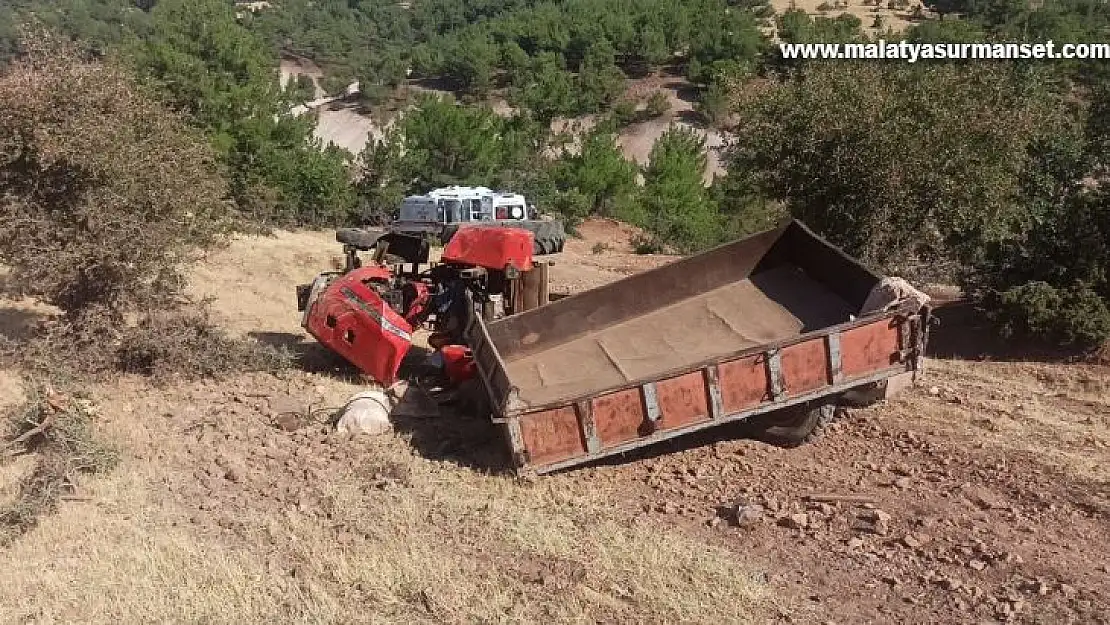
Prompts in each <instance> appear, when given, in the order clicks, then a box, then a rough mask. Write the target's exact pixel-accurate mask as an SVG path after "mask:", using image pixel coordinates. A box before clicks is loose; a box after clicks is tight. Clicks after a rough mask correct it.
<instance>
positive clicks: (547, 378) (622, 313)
mask: <svg viewBox="0 0 1110 625" xmlns="http://www.w3.org/2000/svg"><path fill="white" fill-rule="evenodd" d="M880 281H881V278H880V276H878V275H877V274H875V273H873V272H871V271H870V270H868V269H867V268H866V267H864V266H863V265H861V264H860V263H858V262H857V261H856V260H854V259H852V258H851V257H849V256H847V255H846V254H844V253H843V252H841V251H840V250H838V249H836V248H835V247H833V246H831V245H830V244H828V243H827V242H825V241H824V240H823V239H821V238H820V237H817V236H816V235H815V234H814V233H812V232H811V231H810V230H809V229H808V228H806V227H805V226H804V225H803V224H801V223H800V222H797V221H792V222H789V223H787V224H785V225H783V226H780V227H779V228H776V229H774V230H769V231H767V232H764V233H760V234H758V235H754V236H752V237H749V238H747V239H743V240H741V241H737V242H734V243H730V244H727V245H724V246H721V247H719V248H716V249H713V250H710V251H708V252H705V253H702V254H698V255H696V256H692V257H688V258H685V259H682V260H679V261H676V262H674V263H671V264H669V265H664V266H662V267H659V268H656V269H654V270H651V271H648V272H645V273H642V274H637V275H634V276H631V277H628V278H625V279H623V280H620V281H617V282H615V283H612V284H610V285H607V286H604V287H600V288H597V289H593V290H591V291H587V292H584V293H580V294H578V295H575V296H572V297H569V298H566V299H563V300H560V301H557V302H554V303H552V304H550V305H547V306H543V307H540V308H537V309H535V310H531V311H528V312H525V313H523V314H520V315H514V316H511V317H506V318H504V319H501V320H498V321H495V322H493V323H490V324H488V325H487V324H486V323H485V322H483V321H481V320H480V319H477V318H476V319H474V320H472V322H471V323H470V325H469V328H468V341H469V342H470V344H471V346H472V348H473V351H474V356H475V362H476V364H477V368H478V371H479V374H480V375H481V377H482V381H483V383H484V385H485V387H486V390H487V392H488V394H489V398H490V401H491V403H492V406H493V410H494V413H495V415H494V421H495V422H496V423H498V424H500V425H501V426H502V428H503V431H504V435H505V439H506V442H507V445H508V447H509V448H510V450H511V452H512V454H513V458H514V465H515V467H516V469H517V470H518V471H526V472H545V471H550V470H554V469H557V468H561V467H566V466H573V465H576V464H581V463H583V462H588V461H590V460H592V459H596V458H600V457H603V456H606V455H611V454H614V453H620V452H622V451H627V450H630V449H634V448H637V447H641V446H644V445H649V444H652V443H654V442H657V441H659V440H663V439H665V438H670V437H673V436H678V435H681V434H684V433H687V432H692V431H694V430H698V429H703V428H705V427H712V426H714V425H716V424H719V423H724V422H727V421H735V420H739V419H745V418H749V417H751V416H754V415H756V414H762V413H766V412H769V411H773V410H777V409H780V408H783V407H786V406H791V405H795V404H799V403H808V402H815V401H819V400H822V399H823V398H827V397H832V396H835V395H837V394H839V393H842V392H844V391H846V390H848V389H851V388H854V387H857V386H862V385H867V384H871V383H874V382H879V381H883V380H885V379H887V378H889V377H892V376H895V375H899V374H902V373H912V372H914V371H916V370H917V369H918V368H919V366H920V362H921V354H922V353H923V349H924V341H925V334H926V328H927V323H925V321H926V318H927V316H928V311H927V309H923V310H917V309H912V310H911V309H907V308H905V307H904V306H903V307H899V306H894V307H892V308H888V309H885V310H874V311H869V310H862V307H863V306H864V304H865V302H866V300H867V299H868V297H869V295H870V294H871V293H872V290H873V289H875V288H876V287H877V286H878V285H879V283H880Z"/></svg>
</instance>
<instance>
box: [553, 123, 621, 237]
mask: <svg viewBox="0 0 1110 625" xmlns="http://www.w3.org/2000/svg"><path fill="white" fill-rule="evenodd" d="M636 174H637V171H636V165H635V164H633V163H631V162H630V161H628V160H627V159H625V157H624V153H623V152H621V148H620V146H619V145H618V144H617V135H616V133H615V132H612V130H611V129H610V128H607V127H599V128H596V129H594V130H592V131H591V132H589V133H587V134H586V135H585V136H584V137H582V139H581V145H580V146H579V148H578V150H577V152H572V151H567V152H564V154H563V156H562V158H561V159H560V162H559V173H558V180H559V183H560V184H559V186H560V187H561V189H563V190H573V191H575V192H577V193H579V194H581V195H582V196H583V197H584V198H585V199H586V202H585V204H584V206H582V208H585V209H586V210H587V211H588V213H590V214H595V215H613V214H615V213H616V212H617V211H618V210H619V209H620V208H621V207H623V206H624V205H625V204H626V203H627V202H628V200H629V199H630V198H631V196H632V195H633V194H634V193H635V191H636ZM584 216H585V215H584V214H583V215H571V216H570V217H572V218H578V217H584Z"/></svg>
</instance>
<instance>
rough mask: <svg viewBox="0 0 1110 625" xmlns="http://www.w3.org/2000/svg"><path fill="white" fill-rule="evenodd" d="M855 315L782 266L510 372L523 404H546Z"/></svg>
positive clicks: (522, 361) (519, 361)
mask: <svg viewBox="0 0 1110 625" xmlns="http://www.w3.org/2000/svg"><path fill="white" fill-rule="evenodd" d="M853 312H855V311H854V310H853V309H852V307H851V306H850V305H849V304H848V303H847V302H845V301H844V300H843V299H841V298H840V297H838V296H837V295H836V294H835V293H833V292H832V291H830V290H829V289H827V288H825V287H823V286H822V285H821V284H820V283H818V282H816V281H814V280H813V279H811V278H809V277H808V276H807V275H806V274H805V273H804V272H802V271H801V270H800V269H799V268H797V267H794V266H782V267H777V268H775V269H773V270H770V271H767V272H765V273H762V274H760V275H758V276H754V277H752V278H749V279H744V280H741V281H739V282H734V283H731V284H728V285H725V286H723V287H720V288H717V289H714V290H712V291H709V292H707V293H702V294H700V295H696V296H694V297H691V298H689V299H686V300H683V301H681V302H678V303H675V304H671V305H670V306H667V307H665V308H662V309H660V310H657V311H655V312H652V313H648V314H646V315H642V316H640V317H635V318H633V319H630V320H628V321H625V322H622V323H618V324H615V325H612V326H609V327H605V328H601V329H598V330H596V331H593V332H590V333H589V334H586V335H585V336H582V337H579V338H576V339H574V340H572V341H568V342H566V343H562V344H559V345H555V346H553V347H551V348H550V349H546V350H544V351H541V352H537V353H534V354H529V355H526V356H523V357H520V358H516V359H515V360H513V359H509V360H506V362H505V365H506V367H507V369H508V374H509V377H510V378H511V379H512V380H513V381H514V383H515V384H516V385H517V389H518V392H519V398H520V400H521V401H523V402H525V403H527V404H532V405H543V404H548V403H551V402H553V401H556V400H558V399H559V398H561V397H567V396H579V395H588V394H590V393H595V392H600V391H603V390H605V389H607V388H611V387H615V386H621V385H623V384H627V383H629V382H633V381H635V380H637V379H641V378H649V377H652V376H655V375H659V374H661V373H665V372H667V371H671V370H674V369H680V368H683V367H689V366H693V365H696V364H697V363H699V362H702V361H704V360H708V359H711V358H713V357H717V356H725V355H727V354H730V353H733V352H738V351H741V350H744V349H747V348H749V347H753V346H756V345H760V344H763V343H772V342H775V341H781V340H783V339H787V338H790V337H794V336H799V335H801V334H804V333H805V332H808V331H811V330H815V329H818V328H824V327H827V326H832V325H836V324H837V323H842V322H845V321H848V320H849V318H850V316H851V315H852V313H853Z"/></svg>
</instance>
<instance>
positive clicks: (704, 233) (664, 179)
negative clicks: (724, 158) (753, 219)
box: [637, 125, 723, 252]
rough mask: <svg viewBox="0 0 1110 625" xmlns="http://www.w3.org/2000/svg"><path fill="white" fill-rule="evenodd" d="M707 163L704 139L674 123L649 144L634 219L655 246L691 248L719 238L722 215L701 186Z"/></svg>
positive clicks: (702, 185)
mask: <svg viewBox="0 0 1110 625" xmlns="http://www.w3.org/2000/svg"><path fill="white" fill-rule="evenodd" d="M706 161H707V158H706V153H705V139H704V138H703V137H702V136H701V135H700V134H698V133H697V132H696V131H694V130H691V129H689V128H684V127H681V126H673V125H672V126H671V127H670V128H669V129H668V130H667V131H666V132H665V133H663V135H662V136H661V137H659V139H658V140H656V142H655V145H654V146H652V149H651V155H650V158H649V162H648V165H647V167H646V168H645V169H644V188H643V190H642V192H641V193H640V202H639V205H640V215H639V218H638V219H637V221H638V223H639V225H641V226H642V227H644V229H646V230H647V231H648V232H649V233H650V235H651V237H652V238H653V240H654V242H655V244H656V247H673V248H675V249H677V250H678V251H680V252H692V251H696V250H699V249H703V248H705V247H708V246H710V245H712V244H714V243H717V242H718V241H720V239H721V237H722V234H723V231H722V228H721V220H720V216H719V213H718V210H717V206H716V204H715V202H714V201H713V198H712V196H711V195H710V193H709V191H708V190H707V189H706V188H705V186H704V184H703V176H704V175H705V168H706Z"/></svg>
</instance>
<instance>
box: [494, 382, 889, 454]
mask: <svg viewBox="0 0 1110 625" xmlns="http://www.w3.org/2000/svg"><path fill="white" fill-rule="evenodd" d="M910 369H911V367H910V366H909V365H908V363H907V364H905V365H902V366H899V367H890V368H887V369H883V370H881V371H879V372H878V373H875V374H872V375H869V376H865V377H862V378H856V379H853V380H851V381H849V382H844V383H841V384H838V385H836V386H831V387H824V388H821V389H818V390H816V391H813V392H810V393H806V394H804V395H798V396H796V397H791V398H790V399H786V400H781V401H776V402H772V403H768V404H763V405H760V406H756V407H755V408H751V409H748V410H742V411H740V412H734V413H731V414H727V415H724V416H722V417H720V418H717V419H713V418H710V419H708V420H706V421H701V422H698V423H693V424H691V425H687V426H684V427H681V428H676V429H673V430H665V431H661V432H657V433H652V434H650V435H648V436H644V437H641V438H638V439H635V440H632V441H628V442H625V443H621V444H619V445H614V446H613V447H610V448H608V449H604V450H599V451H597V452H591V451H587V453H586V454H585V455H581V456H575V457H573V458H568V459H566V460H560V461H558V462H553V463H551V464H545V465H539V466H534V465H528V464H527V462H524V463H520V462H517V463H516V466H515V467H514V469H515V470H516V471H517V472H518V473H520V474H535V475H542V474H544V473H550V472H552V471H558V470H559V469H565V468H568V467H573V466H578V465H581V464H586V463H588V462H593V461H595V460H600V459H601V458H606V457H609V456H614V455H617V454H622V453H626V452H629V451H633V450H635V449H639V448H641V447H646V446H648V445H654V444H656V443H659V442H662V441H665V440H669V439H672V438H676V437H678V436H685V435H686V434H690V433H692V432H697V431H699V430H704V429H706V428H711V427H714V426H717V425H720V424H722V423H729V422H734V421H743V420H745V419H749V418H751V417H754V416H757V415H761V414H765V413H768V412H774V411H775V410H779V409H782V408H787V407H789V406H794V405H797V404H804V403H807V402H811V401H813V400H815V399H820V398H821V397H826V396H829V395H836V394H840V393H843V392H845V391H848V390H851V389H853V388H855V387H857V386H863V385H866V384H872V383H874V382H880V381H882V380H885V379H887V378H889V377H891V376H892V375H896V374H898V373H902V372H905V371H907V370H910ZM581 403H586V404H588V403H589V402H581ZM578 405H579V404H575V406H578ZM522 416H523V415H520V416H516V417H512V418H511V419H508V420H507V423H510V424H512V423H516V424H517V425H516V427H517V428H518V431H519V427H520V426H519V420H520V418H521V417H522ZM590 423H591V425H592V423H593V422H592V420H591V422H590ZM510 427H511V426H510ZM510 444H511V445H512V444H514V442H513V441H510ZM512 451H513V457H514V461H515V460H517V459H518V458H519V459H524V457H525V455H526V451H527V450H525V449H524V448H523V442H522V441H521V447H515V446H514V447H512Z"/></svg>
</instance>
